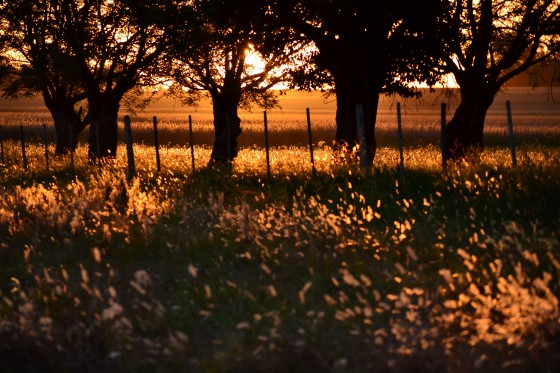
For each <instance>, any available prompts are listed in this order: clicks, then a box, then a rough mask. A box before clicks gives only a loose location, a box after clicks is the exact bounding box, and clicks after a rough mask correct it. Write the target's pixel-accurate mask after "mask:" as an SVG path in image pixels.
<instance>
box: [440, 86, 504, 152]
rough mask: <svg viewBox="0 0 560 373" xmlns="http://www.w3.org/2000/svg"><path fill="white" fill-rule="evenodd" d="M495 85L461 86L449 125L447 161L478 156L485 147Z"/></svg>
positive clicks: (445, 146) (446, 142) (447, 130)
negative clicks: (486, 124)
mask: <svg viewBox="0 0 560 373" xmlns="http://www.w3.org/2000/svg"><path fill="white" fill-rule="evenodd" d="M496 93H497V90H496V89H493V88H490V87H488V86H485V85H481V86H469V85H467V86H466V87H461V102H460V104H459V106H458V107H457V110H456V111H455V114H454V115H453V118H451V120H450V121H449V123H447V125H446V136H445V144H444V150H443V160H444V162H446V163H447V162H449V161H461V160H464V159H467V158H469V157H473V156H474V157H475V158H476V157H478V156H479V155H480V153H481V152H482V151H483V149H484V141H483V137H484V122H485V119H486V114H487V113H488V109H489V108H490V105H492V102H493V101H494V96H495V94H496Z"/></svg>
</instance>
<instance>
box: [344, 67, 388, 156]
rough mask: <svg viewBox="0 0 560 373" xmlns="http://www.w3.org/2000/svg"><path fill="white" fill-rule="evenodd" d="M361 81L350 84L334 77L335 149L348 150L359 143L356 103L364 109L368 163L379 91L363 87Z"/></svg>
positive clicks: (372, 149) (372, 150) (374, 146)
mask: <svg viewBox="0 0 560 373" xmlns="http://www.w3.org/2000/svg"><path fill="white" fill-rule="evenodd" d="M361 86H362V84H361V83H358V84H352V82H351V81H349V80H344V79H340V78H339V79H335V90H336V105H337V106H336V144H335V145H336V149H335V150H336V151H339V152H340V151H343V152H344V151H348V150H351V149H352V148H353V147H354V146H355V145H357V144H359V139H358V130H357V122H356V104H361V105H362V107H363V110H364V127H365V137H366V147H367V154H368V165H372V164H373V160H374V158H375V152H376V150H377V142H376V140H375V123H376V120H377V107H378V104H379V92H375V91H374V90H366V89H363V88H362V87H361Z"/></svg>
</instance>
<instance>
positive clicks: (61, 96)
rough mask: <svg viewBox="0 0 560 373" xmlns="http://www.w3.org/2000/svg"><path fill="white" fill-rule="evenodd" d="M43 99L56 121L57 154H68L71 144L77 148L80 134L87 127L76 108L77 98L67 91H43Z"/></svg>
mask: <svg viewBox="0 0 560 373" xmlns="http://www.w3.org/2000/svg"><path fill="white" fill-rule="evenodd" d="M43 99H44V101H45V105H46V106H47V108H48V109H49V111H50V113H51V116H52V118H53V121H54V128H55V133H56V149H55V154H56V155H63V154H67V153H68V152H69V151H70V148H71V146H72V148H73V150H75V149H76V144H77V142H78V135H79V134H80V133H81V132H82V131H83V129H84V128H85V124H84V122H83V121H82V120H81V119H80V115H79V114H78V113H77V112H76V111H75V109H74V102H75V100H74V99H73V98H71V97H67V96H66V94H65V92H56V93H55V94H54V95H52V96H51V95H50V94H49V93H48V92H45V91H44V92H43ZM70 126H71V127H72V131H70ZM70 133H72V139H70Z"/></svg>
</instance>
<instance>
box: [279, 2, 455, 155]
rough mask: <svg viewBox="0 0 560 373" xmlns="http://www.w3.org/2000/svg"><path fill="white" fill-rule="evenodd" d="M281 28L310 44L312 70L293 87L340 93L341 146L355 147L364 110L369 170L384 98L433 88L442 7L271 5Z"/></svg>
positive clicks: (299, 72)
mask: <svg viewBox="0 0 560 373" xmlns="http://www.w3.org/2000/svg"><path fill="white" fill-rule="evenodd" d="M272 3H273V6H272V7H273V9H274V12H275V13H276V15H277V17H278V23H279V25H289V26H290V27H292V28H293V29H294V30H296V31H297V33H298V34H300V35H301V36H302V37H303V38H305V39H307V40H310V41H312V42H313V43H314V44H315V46H316V51H315V52H314V53H311V54H310V55H309V57H310V61H309V64H305V65H303V66H301V68H300V69H298V70H297V71H295V72H294V78H295V85H296V86H300V87H304V88H316V87H317V86H324V85H325V84H326V85H330V86H331V87H333V89H334V92H335V93H336V102H337V112H336V128H337V129H336V141H337V143H338V144H339V145H344V144H346V145H349V146H354V145H355V144H357V142H358V141H357V130H356V112H355V105H356V104H362V106H363V108H364V120H365V127H366V128H365V129H366V144H367V153H368V154H369V163H372V162H373V158H374V156H375V151H376V141H375V123H376V117H377V107H378V102H379V96H380V94H382V93H399V94H401V95H404V96H411V95H414V94H415V91H414V89H413V88H411V86H410V82H413V81H422V80H425V81H427V82H428V83H430V84H432V83H434V82H435V75H434V72H436V71H437V69H438V67H437V63H436V62H437V61H438V53H441V51H440V50H439V47H440V46H439V45H438V44H439V43H437V40H439V39H438V38H437V37H433V35H437V34H439V32H440V30H439V29H438V28H439V27H441V26H442V25H443V23H441V22H436V21H437V20H438V19H440V18H441V17H443V14H444V12H445V11H446V7H447V4H448V2H447V1H444V0H427V1H416V0H399V1H386V0H370V1H356V0H352V1H348V0H335V1H333V0H299V1H294V2H286V1H281V0H278V1H272Z"/></svg>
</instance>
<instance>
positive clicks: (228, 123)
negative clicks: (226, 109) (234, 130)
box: [226, 114, 233, 173]
mask: <svg viewBox="0 0 560 373" xmlns="http://www.w3.org/2000/svg"><path fill="white" fill-rule="evenodd" d="M232 154H233V151H232V148H231V118H230V117H229V114H226V165H227V169H228V172H229V173H231V172H232V170H233V157H232Z"/></svg>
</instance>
